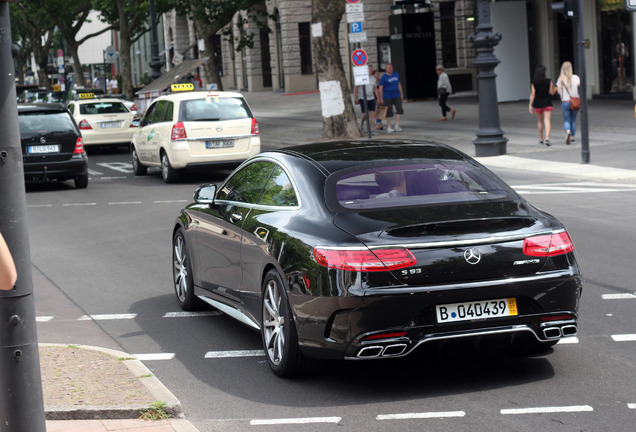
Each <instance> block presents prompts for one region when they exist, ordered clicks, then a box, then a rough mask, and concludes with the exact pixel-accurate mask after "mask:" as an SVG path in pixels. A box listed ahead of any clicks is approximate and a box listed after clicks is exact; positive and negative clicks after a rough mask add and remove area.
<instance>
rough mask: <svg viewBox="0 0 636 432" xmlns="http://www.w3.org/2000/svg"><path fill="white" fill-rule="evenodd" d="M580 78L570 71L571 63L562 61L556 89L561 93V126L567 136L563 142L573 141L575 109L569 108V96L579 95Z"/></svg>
mask: <svg viewBox="0 0 636 432" xmlns="http://www.w3.org/2000/svg"><path fill="white" fill-rule="evenodd" d="M580 84H581V79H580V78H579V76H578V75H574V74H573V73H572V63H570V62H569V61H566V62H563V64H562V65H561V74H560V75H559V79H558V80H557V90H558V91H559V95H561V111H562V112H563V127H564V128H565V133H566V134H567V137H566V138H565V143H566V144H570V142H574V135H575V134H576V111H574V110H572V109H570V97H579V85H580Z"/></svg>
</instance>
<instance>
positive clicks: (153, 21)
mask: <svg viewBox="0 0 636 432" xmlns="http://www.w3.org/2000/svg"><path fill="white" fill-rule="evenodd" d="M150 37H151V48H152V59H151V60H150V69H151V71H150V78H152V79H153V80H156V79H157V78H159V77H160V76H161V60H159V38H158V37H157V14H156V13H155V0H150Z"/></svg>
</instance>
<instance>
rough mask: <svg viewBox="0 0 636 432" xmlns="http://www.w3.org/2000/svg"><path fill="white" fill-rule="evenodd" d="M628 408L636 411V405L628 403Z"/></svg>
mask: <svg viewBox="0 0 636 432" xmlns="http://www.w3.org/2000/svg"><path fill="white" fill-rule="evenodd" d="M627 408H629V409H636V403H628V404H627Z"/></svg>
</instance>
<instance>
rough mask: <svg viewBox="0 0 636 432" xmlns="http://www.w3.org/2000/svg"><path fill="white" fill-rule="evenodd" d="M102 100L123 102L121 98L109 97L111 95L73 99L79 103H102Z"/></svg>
mask: <svg viewBox="0 0 636 432" xmlns="http://www.w3.org/2000/svg"><path fill="white" fill-rule="evenodd" d="M102 102H117V103H120V104H123V103H124V102H123V100H122V99H117V98H111V97H96V98H92V99H78V100H76V101H73V103H77V104H80V105H81V104H85V103H102Z"/></svg>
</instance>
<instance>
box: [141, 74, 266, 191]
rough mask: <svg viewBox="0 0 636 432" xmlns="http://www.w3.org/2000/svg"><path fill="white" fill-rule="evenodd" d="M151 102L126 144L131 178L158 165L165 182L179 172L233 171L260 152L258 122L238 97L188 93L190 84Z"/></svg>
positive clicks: (217, 92)
mask: <svg viewBox="0 0 636 432" xmlns="http://www.w3.org/2000/svg"><path fill="white" fill-rule="evenodd" d="M174 88H175V89H176V88H179V89H186V91H175V92H173V93H170V94H167V95H164V96H160V97H158V98H157V99H155V100H154V101H153V103H152V104H151V105H150V106H149V107H148V109H147V110H146V113H145V114H144V116H143V118H142V120H141V123H140V127H139V130H138V131H137V132H136V133H135V136H134V137H133V141H132V145H131V149H130V151H131V157H132V164H133V169H134V172H135V175H138V176H141V175H146V173H147V171H148V168H149V167H161V174H162V177H163V180H164V181H165V182H166V183H171V182H174V181H176V180H177V179H178V177H179V172H180V170H181V169H183V168H187V167H191V166H202V165H210V166H213V165H217V166H223V165H225V166H232V167H236V166H237V165H239V164H240V163H241V162H243V161H244V160H245V159H247V158H249V157H251V156H254V155H255V154H257V153H259V152H260V151H261V139H260V132H259V129H258V122H257V121H256V119H255V118H254V116H253V115H252V112H251V111H250V109H249V107H248V105H247V102H246V101H245V99H244V98H243V96H242V95H241V94H240V93H233V92H220V91H189V90H191V89H192V88H193V86H192V84H189V85H185V84H181V85H179V86H178V87H174Z"/></svg>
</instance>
